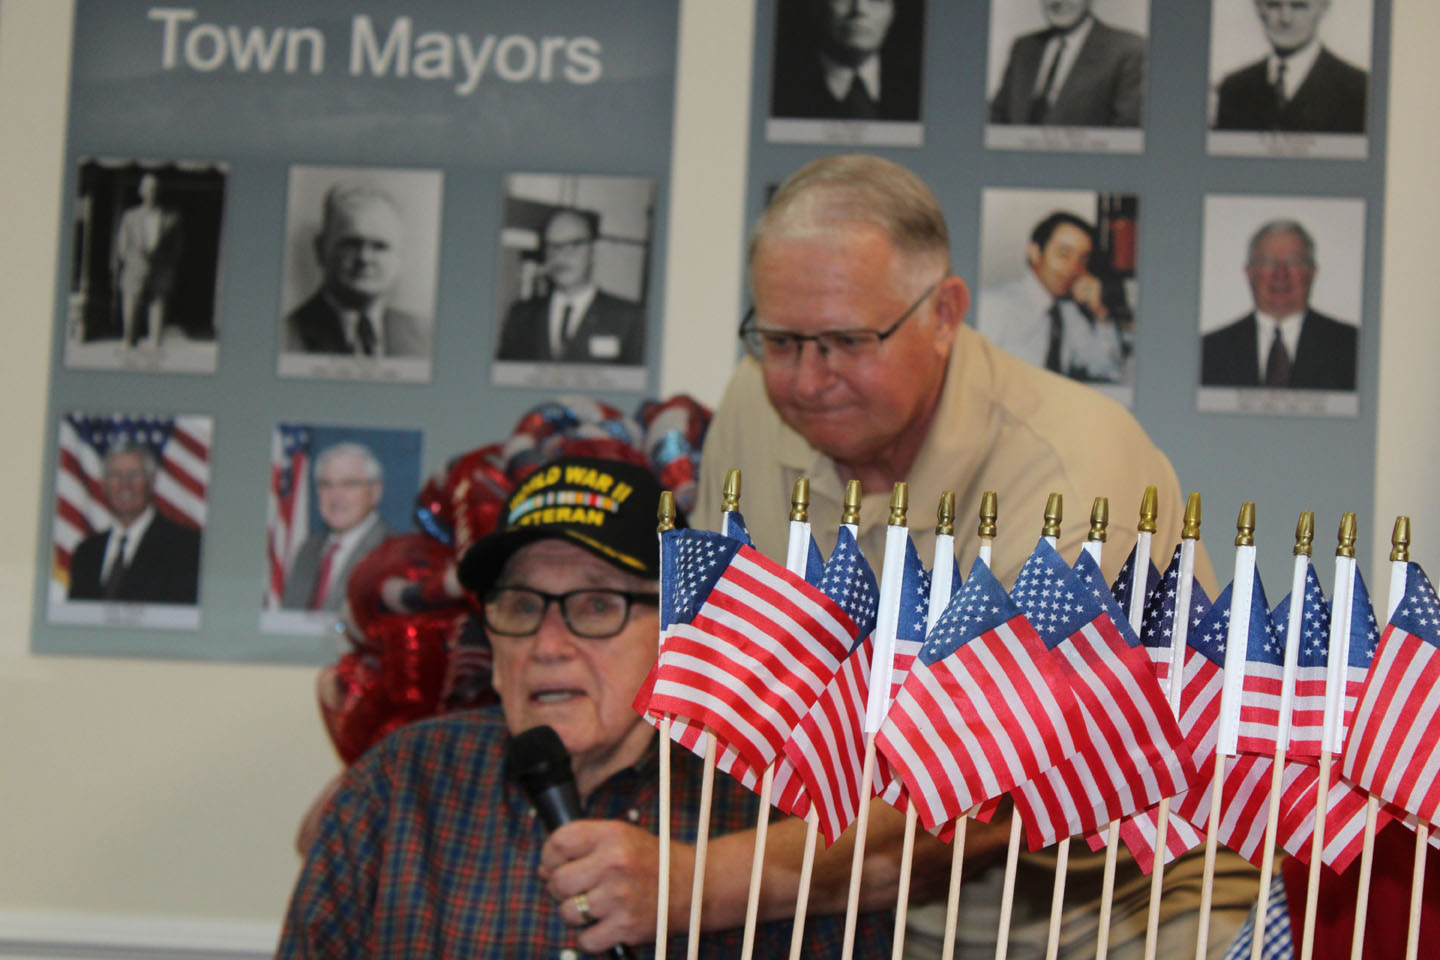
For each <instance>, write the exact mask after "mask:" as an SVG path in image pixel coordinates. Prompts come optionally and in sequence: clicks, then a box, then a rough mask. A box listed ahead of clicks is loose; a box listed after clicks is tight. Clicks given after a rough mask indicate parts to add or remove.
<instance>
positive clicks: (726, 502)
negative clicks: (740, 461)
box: [720, 467, 740, 511]
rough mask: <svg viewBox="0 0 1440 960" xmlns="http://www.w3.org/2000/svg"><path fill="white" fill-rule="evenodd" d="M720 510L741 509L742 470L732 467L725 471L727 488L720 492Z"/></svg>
mask: <svg viewBox="0 0 1440 960" xmlns="http://www.w3.org/2000/svg"><path fill="white" fill-rule="evenodd" d="M720 509H721V510H727V511H728V510H739V509H740V468H739V467H731V468H730V469H729V470H726V471H725V486H724V487H722V488H721V490H720Z"/></svg>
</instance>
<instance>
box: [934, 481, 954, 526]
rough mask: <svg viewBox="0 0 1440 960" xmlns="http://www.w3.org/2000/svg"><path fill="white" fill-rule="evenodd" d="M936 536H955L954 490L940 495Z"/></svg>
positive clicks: (936, 513)
mask: <svg viewBox="0 0 1440 960" xmlns="http://www.w3.org/2000/svg"><path fill="white" fill-rule="evenodd" d="M935 535H936V536H941V537H953V536H954V535H955V491H954V490H946V491H945V492H944V493H942V494H940V506H939V508H938V509H936V511H935Z"/></svg>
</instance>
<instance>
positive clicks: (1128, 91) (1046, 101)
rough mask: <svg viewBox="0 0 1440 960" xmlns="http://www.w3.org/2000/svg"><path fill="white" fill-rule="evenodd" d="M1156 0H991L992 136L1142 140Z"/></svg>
mask: <svg viewBox="0 0 1440 960" xmlns="http://www.w3.org/2000/svg"><path fill="white" fill-rule="evenodd" d="M1148 26H1149V0H992V3H991V5H990V45H989V62H988V65H987V71H986V74H987V79H988V83H987V84H986V88H985V89H986V94H987V121H988V126H987V127H986V132H985V145H986V146H987V147H993V148H1009V149H1030V150H1093V151H1115V152H1139V151H1140V150H1143V149H1144V146H1145V138H1144V133H1143V131H1142V128H1143V126H1144V123H1145V110H1144V108H1145V63H1146V35H1147V30H1148Z"/></svg>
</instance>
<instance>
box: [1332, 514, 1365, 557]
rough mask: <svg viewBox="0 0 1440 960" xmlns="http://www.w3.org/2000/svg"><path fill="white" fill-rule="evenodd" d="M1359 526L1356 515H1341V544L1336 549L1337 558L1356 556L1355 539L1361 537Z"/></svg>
mask: <svg viewBox="0 0 1440 960" xmlns="http://www.w3.org/2000/svg"><path fill="white" fill-rule="evenodd" d="M1359 526H1360V525H1359V523H1358V522H1356V520H1355V514H1353V513H1343V514H1341V515H1340V543H1339V544H1338V545H1336V547H1335V556H1337V557H1353V556H1355V538H1356V537H1357V536H1359Z"/></svg>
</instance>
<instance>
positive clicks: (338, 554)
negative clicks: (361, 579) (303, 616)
mask: <svg viewBox="0 0 1440 960" xmlns="http://www.w3.org/2000/svg"><path fill="white" fill-rule="evenodd" d="M384 493H385V480H384V474H383V472H382V470H381V467H380V461H379V460H377V459H375V455H374V454H373V453H371V452H370V450H369V448H367V447H365V446H363V445H362V444H358V443H348V442H347V443H337V444H335V445H334V446H331V447H327V448H325V450H323V451H322V452H321V453H320V455H319V456H318V457H316V458H315V499H316V502H317V503H318V504H319V507H320V519H321V520H322V521H323V527H322V528H321V529H319V530H316V531H315V532H313V533H311V534H310V535H309V536H307V537H306V538H305V541H304V542H303V543H302V544H300V549H299V550H298V551H296V553H295V559H294V560H293V561H291V564H290V569H289V570H287V571H286V573H285V592H284V594H283V595H282V596H281V599H280V606H281V607H283V608H284V609H287V610H323V611H330V612H333V611H336V610H339V609H340V605H341V603H342V602H343V601H344V599H345V585H346V583H347V582H348V581H349V579H350V571H351V570H353V569H354V568H355V564H356V563H358V562H359V561H360V559H361V558H363V557H364V556H365V554H367V553H369V552H370V551H371V550H374V549H375V548H376V547H378V546H379V545H380V544H381V543H382V542H383V541H384V540H385V539H386V538H388V537H390V536H391V535H392V533H393V531H392V530H391V529H390V528H389V527H388V526H386V525H385V521H384V520H382V519H380V514H379V513H378V512H377V508H378V507H379V506H380V498H381V497H382V496H383V495H384Z"/></svg>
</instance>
